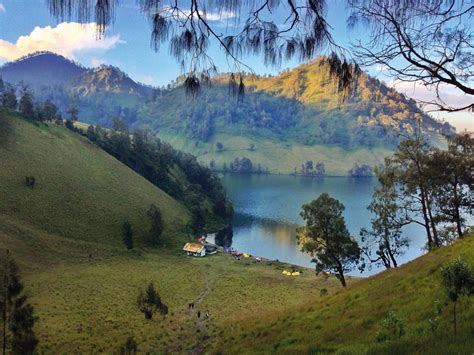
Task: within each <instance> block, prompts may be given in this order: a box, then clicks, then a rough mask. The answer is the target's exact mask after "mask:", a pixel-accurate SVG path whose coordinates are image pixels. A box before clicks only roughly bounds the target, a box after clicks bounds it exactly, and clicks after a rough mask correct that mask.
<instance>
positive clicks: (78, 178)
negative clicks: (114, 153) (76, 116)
mask: <svg viewBox="0 0 474 355" xmlns="http://www.w3.org/2000/svg"><path fill="white" fill-rule="evenodd" d="M3 115H4V116H3V117H2V118H0V119H1V120H3V122H2V126H3V128H4V129H2V130H1V132H0V137H1V140H0V142H1V143H0V160H1V162H2V169H0V181H1V182H2V183H1V184H0V218H1V219H2V223H0V224H2V225H3V226H10V228H14V226H15V225H16V224H18V225H28V226H30V227H31V228H35V229H39V230H41V231H44V232H46V233H50V234H54V235H59V236H63V237H68V238H73V239H80V240H84V241H89V242H94V243H107V244H114V245H119V244H121V243H122V242H121V226H122V223H123V222H124V221H125V220H129V221H130V222H131V223H132V225H133V226H134V229H136V231H137V234H138V236H139V238H141V237H142V236H143V235H144V233H145V232H146V229H147V228H148V221H147V216H146V211H147V209H148V207H149V206H150V204H152V203H153V204H155V205H156V206H158V207H159V208H160V209H161V210H162V213H163V220H164V224H165V231H164V236H165V240H166V241H172V240H173V239H174V238H177V237H179V236H180V233H182V230H183V226H184V224H185V223H187V221H188V219H189V213H188V211H187V209H186V208H185V207H184V206H183V205H182V204H181V203H179V202H178V201H176V200H174V199H173V198H171V197H170V196H169V195H167V194H166V193H164V192H163V191H161V190H159V189H158V188H156V186H154V185H153V184H151V183H150V182H148V181H147V180H145V179H144V178H142V177H141V176H139V175H138V174H136V173H135V172H133V171H132V170H130V169H129V168H128V167H126V166H125V165H123V164H122V163H120V162H119V161H117V160H116V159H115V158H113V157H111V156H110V155H108V154H107V153H105V152H104V151H103V150H101V149H99V148H98V147H96V146H95V145H93V144H92V143H90V142H89V141H88V140H87V139H86V138H83V137H80V136H79V135H78V134H76V133H73V132H70V131H69V130H67V129H66V128H64V127H60V126H56V125H54V124H49V125H45V124H34V123H31V122H28V121H26V120H24V119H21V118H19V117H17V116H15V115H12V114H6V116H5V113H3ZM25 176H34V177H35V178H36V181H37V186H36V187H35V188H33V189H32V188H28V187H27V186H26V184H25Z"/></svg>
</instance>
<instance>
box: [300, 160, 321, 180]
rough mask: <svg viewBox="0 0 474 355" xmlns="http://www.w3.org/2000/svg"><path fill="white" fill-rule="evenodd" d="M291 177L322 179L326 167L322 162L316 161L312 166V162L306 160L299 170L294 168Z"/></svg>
mask: <svg viewBox="0 0 474 355" xmlns="http://www.w3.org/2000/svg"><path fill="white" fill-rule="evenodd" d="M293 175H295V176H296V175H302V176H313V177H323V176H324V175H326V167H325V166H324V163H323V162H322V161H317V162H316V163H315V164H314V163H313V161H312V160H307V161H306V162H305V163H303V164H301V167H300V169H299V170H298V169H297V168H296V166H295V169H294V172H293Z"/></svg>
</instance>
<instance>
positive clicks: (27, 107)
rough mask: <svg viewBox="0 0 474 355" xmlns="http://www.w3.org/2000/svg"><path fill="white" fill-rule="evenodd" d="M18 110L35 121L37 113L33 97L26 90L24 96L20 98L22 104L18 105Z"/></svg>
mask: <svg viewBox="0 0 474 355" xmlns="http://www.w3.org/2000/svg"><path fill="white" fill-rule="evenodd" d="M18 110H19V111H20V112H21V113H22V114H23V115H24V116H25V117H26V118H28V119H30V120H33V119H35V111H34V106H33V95H32V94H31V93H30V92H29V91H27V90H24V92H23V95H22V96H21V98H20V102H19V103H18Z"/></svg>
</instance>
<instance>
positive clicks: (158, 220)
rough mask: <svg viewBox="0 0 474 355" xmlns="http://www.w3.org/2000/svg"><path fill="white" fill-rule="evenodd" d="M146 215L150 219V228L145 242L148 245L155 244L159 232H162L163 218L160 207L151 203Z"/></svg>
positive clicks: (157, 240) (159, 234)
mask: <svg viewBox="0 0 474 355" xmlns="http://www.w3.org/2000/svg"><path fill="white" fill-rule="evenodd" d="M147 216H148V218H149V220H150V224H151V226H150V230H149V231H148V236H147V238H146V242H147V244H148V245H150V246H156V245H157V244H158V242H159V241H160V237H161V233H163V227H164V226H163V219H162V217H161V211H160V209H159V208H158V207H157V206H155V205H154V204H151V205H150V207H149V208H148V211H147Z"/></svg>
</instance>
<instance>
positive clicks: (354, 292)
mask: <svg viewBox="0 0 474 355" xmlns="http://www.w3.org/2000/svg"><path fill="white" fill-rule="evenodd" d="M459 255H462V256H463V258H464V259H465V260H466V261H468V262H469V263H470V264H471V265H473V264H474V237H473V236H470V237H467V238H465V239H464V240H459V241H457V242H456V243H455V244H454V245H452V246H449V247H446V248H443V249H440V250H437V251H435V252H433V253H430V254H428V255H425V256H423V257H420V258H418V259H416V260H414V261H412V262H410V263H408V264H405V265H402V266H401V267H400V268H399V269H396V270H390V271H386V272H384V273H382V274H380V275H377V276H374V277H371V278H368V279H362V280H360V281H358V282H355V283H353V284H352V285H351V286H350V287H349V288H348V290H347V291H345V290H342V291H339V292H337V293H335V294H332V295H331V294H330V295H329V296H327V297H325V298H324V299H320V300H318V301H316V302H312V301H308V303H307V304H306V305H305V306H303V307H300V308H298V309H295V310H292V311H291V312H288V313H287V314H284V315H281V316H279V317H271V318H261V317H259V318H258V319H254V320H253V321H252V323H250V324H249V322H246V323H245V324H239V325H238V327H236V328H237V329H238V330H237V331H236V332H235V333H234V334H233V336H232V337H233V339H234V340H231V339H229V338H225V339H223V340H222V343H221V345H220V347H221V348H222V349H226V351H229V352H240V351H241V350H242V348H243V347H244V348H245V349H247V351H250V349H251V352H255V351H259V352H271V351H275V350H277V351H278V352H282V353H291V352H296V351H299V352H313V353H314V352H318V351H319V352H326V351H327V352H334V351H338V352H340V353H349V354H352V353H367V352H369V353H381V354H387V353H393V354H407V353H419V354H425V353H430V354H471V353H472V349H474V307H472V305H469V302H468V301H467V302H466V301H463V303H462V305H461V307H460V309H462V310H463V311H461V312H459V315H458V317H459V318H458V327H459V328H458V336H457V337H456V338H454V336H453V326H452V323H451V321H452V313H451V312H452V305H449V306H448V307H447V308H446V309H445V310H444V311H443V315H442V321H441V323H440V326H439V329H438V331H437V332H435V333H432V331H431V330H430V326H429V322H428V319H430V318H434V317H435V301H436V300H444V299H445V294H444V292H443V290H442V289H441V287H440V282H441V275H440V266H441V265H442V264H444V263H445V262H447V261H451V260H453V259H455V258H456V257H457V256H459ZM471 303H472V302H471ZM391 310H394V311H396V312H397V314H398V315H399V317H400V318H401V319H402V320H403V322H404V326H405V331H406V335H405V336H404V338H402V340H401V341H399V342H397V343H390V342H389V343H384V344H378V343H376V342H375V340H374V339H375V335H376V332H377V329H379V324H380V321H381V320H382V319H383V318H384V317H385V316H386V315H387V313H388V312H389V311H391Z"/></svg>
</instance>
